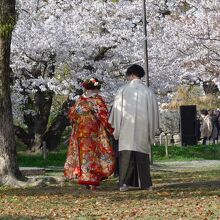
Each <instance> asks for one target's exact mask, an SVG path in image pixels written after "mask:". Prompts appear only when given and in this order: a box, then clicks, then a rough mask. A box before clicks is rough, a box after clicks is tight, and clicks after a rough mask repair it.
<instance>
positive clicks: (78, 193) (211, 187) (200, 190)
mask: <svg viewBox="0 0 220 220" xmlns="http://www.w3.org/2000/svg"><path fill="white" fill-rule="evenodd" d="M1 194H4V195H8V196H25V197H30V196H54V195H56V196H57V195H58V196H65V195H72V196H73V198H74V199H77V198H85V197H88V196H89V197H94V198H98V197H105V198H108V199H109V200H110V201H125V200H126V201H131V200H141V199H144V200H145V199H152V200H162V199H165V198H179V199H180V198H190V197H208V196H217V195H219V196H220V181H218V180H214V181H197V182H181V183H171V184H162V185H160V184H158V185H157V184H156V185H155V187H154V190H153V191H152V192H149V191H147V190H137V189H131V190H129V191H127V192H119V191H118V187H117V184H116V183H113V182H112V183H106V184H103V186H102V187H101V188H100V190H97V191H90V190H86V189H84V187H81V186H77V185H76V184H74V185H73V186H63V187H60V186H59V187H58V186H50V187H41V188H26V189H9V190H6V191H5V190H4V191H2V192H1V191H0V195H1Z"/></svg>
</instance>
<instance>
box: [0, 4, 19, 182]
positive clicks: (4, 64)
mask: <svg viewBox="0 0 220 220" xmlns="http://www.w3.org/2000/svg"><path fill="white" fill-rule="evenodd" d="M0 9H1V10H0V183H6V182H7V181H8V179H18V178H20V177H21V173H20V171H19V168H18V165H17V156H16V147H15V135H14V127H13V116H12V106H11V97H10V68H9V64H10V45H11V33H9V34H8V32H7V31H10V30H6V31H4V30H5V29H4V28H5V27H6V26H7V24H8V22H10V20H11V18H14V19H15V0H0ZM11 31H12V30H11Z"/></svg>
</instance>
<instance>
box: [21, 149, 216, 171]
mask: <svg viewBox="0 0 220 220" xmlns="http://www.w3.org/2000/svg"><path fill="white" fill-rule="evenodd" d="M152 149H153V160H154V161H186V160H219V159H220V145H208V146H202V145H198V146H189V147H177V146H170V147H169V148H168V152H169V157H168V158H167V157H165V148H164V147H163V146H153V147H152ZM65 159H66V149H65V147H64V146H63V147H62V148H61V149H60V150H59V151H58V152H51V153H48V155H47V159H46V160H44V159H43V156H42V155H41V154H37V155H35V154H29V153H25V152H24V151H22V152H18V162H19V165H20V166H24V167H26V166H27V167H28V166H34V167H48V166H59V167H62V166H63V164H64V162H65Z"/></svg>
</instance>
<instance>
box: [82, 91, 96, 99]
mask: <svg viewBox="0 0 220 220" xmlns="http://www.w3.org/2000/svg"><path fill="white" fill-rule="evenodd" d="M98 93H99V92H98V91H94V90H86V91H85V93H83V97H85V98H89V97H93V96H96V95H97V94H98Z"/></svg>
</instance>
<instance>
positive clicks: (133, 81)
mask: <svg viewBox="0 0 220 220" xmlns="http://www.w3.org/2000/svg"><path fill="white" fill-rule="evenodd" d="M130 83H142V81H141V79H132V80H131V82H130Z"/></svg>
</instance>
